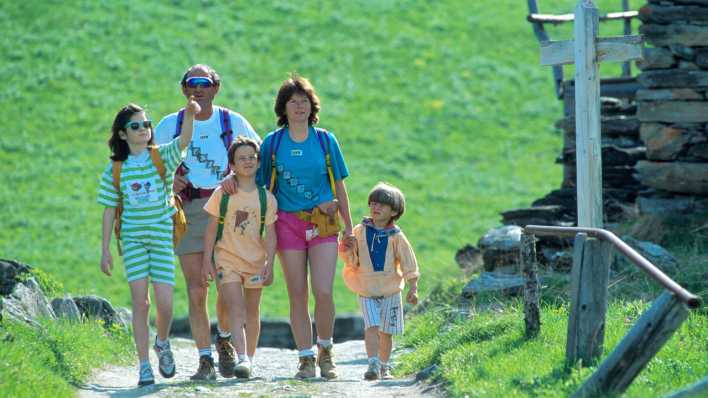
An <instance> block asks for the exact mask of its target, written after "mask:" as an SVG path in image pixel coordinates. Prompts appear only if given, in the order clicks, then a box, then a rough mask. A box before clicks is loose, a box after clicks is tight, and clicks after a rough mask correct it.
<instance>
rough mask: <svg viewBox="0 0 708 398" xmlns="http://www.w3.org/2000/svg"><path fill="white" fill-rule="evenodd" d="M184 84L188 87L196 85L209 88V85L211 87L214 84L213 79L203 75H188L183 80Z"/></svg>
mask: <svg viewBox="0 0 708 398" xmlns="http://www.w3.org/2000/svg"><path fill="white" fill-rule="evenodd" d="M185 84H186V85H187V87H189V88H196V87H201V88H209V87H212V86H214V85H215V84H214V81H213V80H211V79H210V78H208V77H204V76H193V77H190V78H188V79H187V80H186V81H185Z"/></svg>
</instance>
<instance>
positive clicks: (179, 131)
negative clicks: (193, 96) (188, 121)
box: [172, 108, 184, 138]
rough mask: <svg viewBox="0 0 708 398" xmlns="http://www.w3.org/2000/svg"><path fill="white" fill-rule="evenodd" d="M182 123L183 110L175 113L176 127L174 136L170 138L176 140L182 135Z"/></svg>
mask: <svg viewBox="0 0 708 398" xmlns="http://www.w3.org/2000/svg"><path fill="white" fill-rule="evenodd" d="M183 121H184V108H182V109H180V110H179V112H177V126H176V128H175V135H173V136H172V138H177V137H179V135H180V134H182V122H183Z"/></svg>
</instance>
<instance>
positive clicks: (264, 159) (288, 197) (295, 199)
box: [259, 75, 352, 379]
mask: <svg viewBox="0 0 708 398" xmlns="http://www.w3.org/2000/svg"><path fill="white" fill-rule="evenodd" d="M319 110H320V101H319V98H318V97H317V94H316V93H315V90H314V88H313V87H312V85H311V84H310V82H309V81H308V80H307V79H305V78H303V77H301V76H297V75H292V76H291V77H290V78H289V79H287V80H285V81H284V82H283V84H282V85H281V87H280V89H279V91H278V95H277V97H276V101H275V114H276V115H277V117H278V125H279V126H281V128H279V129H277V130H276V131H273V132H272V133H270V134H268V135H267V136H266V138H265V139H264V141H263V144H262V145H261V153H260V155H261V168H260V170H259V175H260V181H263V182H265V183H266V185H268V187H269V189H271V191H272V192H273V193H274V194H275V196H276V198H277V199H278V221H276V231H277V236H278V254H279V258H280V263H281V265H282V267H283V273H284V275H285V281H286V284H287V287H288V297H289V299H290V327H291V329H292V333H293V336H294V338H295V343H296V345H297V349H298V351H299V366H298V373H297V374H296V375H295V377H298V378H309V377H315V375H316V366H315V362H316V364H317V366H319V368H320V374H321V376H322V377H324V378H327V379H333V378H336V377H337V374H336V367H335V365H334V361H333V359H332V333H333V329H334V314H335V308H334V299H333V296H332V285H333V283H334V274H335V271H336V265H337V234H336V233H334V234H333V235H329V234H330V233H332V232H327V230H326V229H324V228H318V226H317V223H316V222H314V223H313V221H315V219H314V218H311V217H312V215H313V214H317V213H320V214H324V215H328V216H330V217H333V216H334V217H336V214H335V213H337V212H339V215H340V216H341V218H342V220H343V223H344V231H343V237H348V236H351V234H352V221H351V215H350V213H349V197H348V195H347V190H346V187H345V185H344V179H345V178H346V177H347V176H348V175H349V171H348V170H347V166H346V163H345V162H344V157H343V156H342V152H341V150H340V148H339V143H338V142H337V139H336V138H335V136H334V134H332V133H330V132H327V131H325V130H323V129H319V128H316V127H315V126H314V125H315V124H316V123H317V121H318V120H319V117H318V116H317V114H318V112H319ZM328 158H329V161H328ZM327 235H329V236H327ZM308 260H309V261H308ZM308 263H309V271H310V273H311V278H310V283H311V288H312V291H313V293H314V297H315V322H316V326H317V347H318V354H317V360H316V361H315V353H314V351H313V349H312V345H311V344H312V323H311V320H310V314H309V312H308V297H309V290H308V283H307V279H308V278H307V275H308Z"/></svg>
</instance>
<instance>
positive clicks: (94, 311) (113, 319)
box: [74, 296, 128, 329]
mask: <svg viewBox="0 0 708 398" xmlns="http://www.w3.org/2000/svg"><path fill="white" fill-rule="evenodd" d="M74 302H75V303H76V306H77V307H78V308H79V312H81V316H82V317H83V318H87V319H88V318H95V319H100V320H102V321H103V324H104V326H105V327H106V328H110V327H111V326H113V324H114V323H118V324H119V325H120V326H121V327H123V328H125V329H127V328H128V325H127V324H124V323H123V322H122V320H121V319H120V317H119V316H118V314H117V313H116V310H115V309H114V308H113V306H112V305H111V303H110V302H109V301H108V300H106V299H105V298H103V297H97V296H80V297H74Z"/></svg>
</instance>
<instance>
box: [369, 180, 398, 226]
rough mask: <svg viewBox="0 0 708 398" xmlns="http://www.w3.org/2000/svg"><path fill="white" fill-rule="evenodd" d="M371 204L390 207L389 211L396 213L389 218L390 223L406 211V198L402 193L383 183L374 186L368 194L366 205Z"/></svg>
mask: <svg viewBox="0 0 708 398" xmlns="http://www.w3.org/2000/svg"><path fill="white" fill-rule="evenodd" d="M371 202H376V203H382V204H385V205H389V206H391V210H393V211H395V212H396V213H397V214H396V215H395V216H393V217H391V221H396V220H398V219H399V218H401V216H402V215H403V212H404V211H406V197H405V196H403V192H401V190H400V189H398V188H396V187H394V186H393V185H391V184H387V183H385V182H379V183H378V184H376V185H375V186H374V188H373V189H372V190H371V192H369V201H368V202H367V203H368V204H371Z"/></svg>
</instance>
